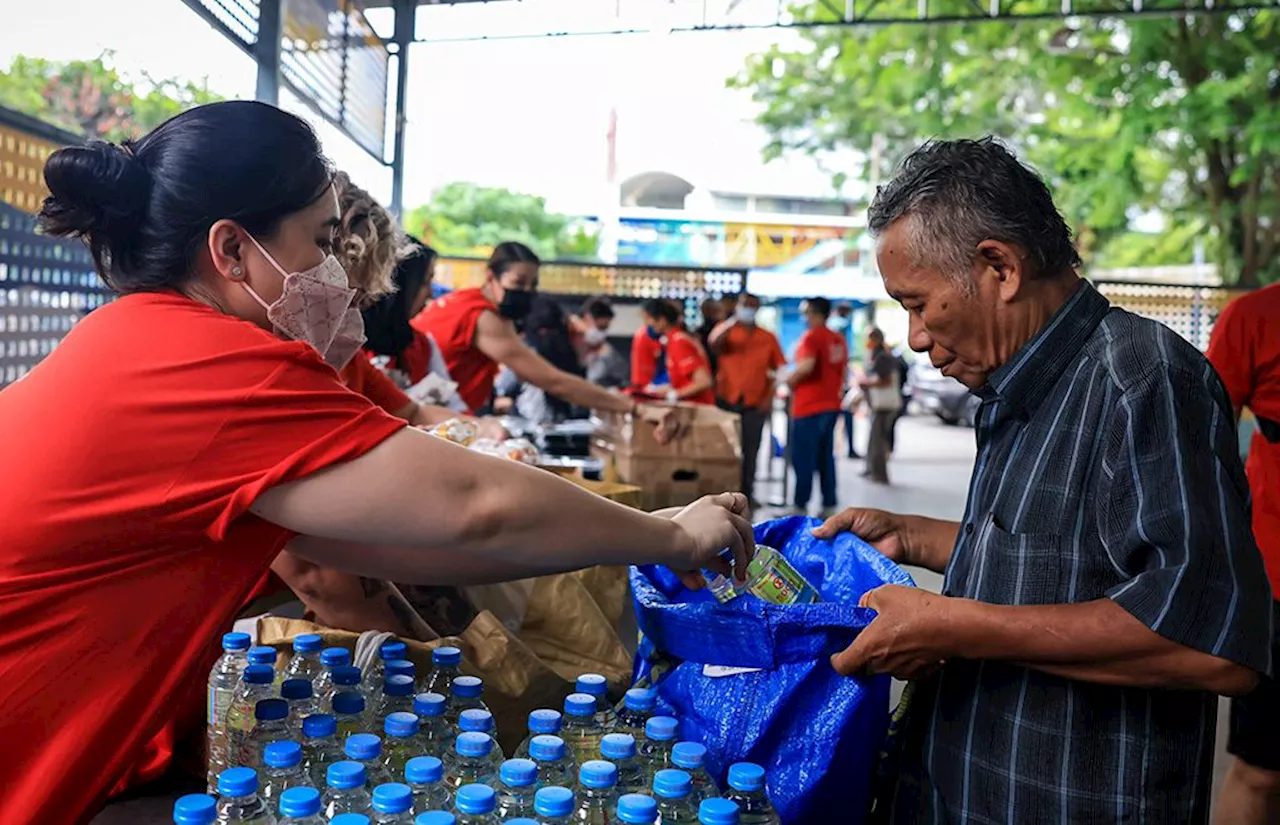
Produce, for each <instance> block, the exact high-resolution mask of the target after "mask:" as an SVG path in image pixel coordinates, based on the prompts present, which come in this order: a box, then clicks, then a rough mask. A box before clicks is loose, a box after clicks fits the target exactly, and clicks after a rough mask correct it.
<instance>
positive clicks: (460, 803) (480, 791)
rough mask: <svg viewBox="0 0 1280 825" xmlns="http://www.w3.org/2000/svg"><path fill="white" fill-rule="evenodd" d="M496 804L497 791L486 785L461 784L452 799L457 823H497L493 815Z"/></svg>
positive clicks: (472, 824) (490, 824)
mask: <svg viewBox="0 0 1280 825" xmlns="http://www.w3.org/2000/svg"><path fill="white" fill-rule="evenodd" d="M497 804H498V796H497V793H495V792H494V790H493V788H490V787H489V786H488V785H480V784H471V785H463V786H462V787H461V788H459V789H458V793H457V795H456V796H455V797H454V800H453V810H454V811H455V812H456V813H457V815H458V825H497V823H498V818H497V817H496V816H494V815H493V812H494V809H495V808H496V807H497Z"/></svg>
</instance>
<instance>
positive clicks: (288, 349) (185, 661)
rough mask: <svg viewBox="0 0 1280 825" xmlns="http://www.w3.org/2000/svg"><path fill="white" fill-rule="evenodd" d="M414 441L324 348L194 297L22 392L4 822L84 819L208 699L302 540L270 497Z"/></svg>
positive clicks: (7, 514)
mask: <svg viewBox="0 0 1280 825" xmlns="http://www.w3.org/2000/svg"><path fill="white" fill-rule="evenodd" d="M404 426H405V422H404V421H401V420H399V419H395V418H392V417H391V416H388V415H387V414H386V413H384V412H382V411H381V410H379V409H377V408H376V407H374V406H373V405H372V404H370V403H369V402H368V401H367V400H366V399H364V398H361V397H360V396H358V395H356V394H355V393H353V392H351V391H350V390H348V389H346V388H345V387H343V386H342V385H341V383H339V381H338V378H337V374H336V373H335V372H334V371H333V370H332V369H331V368H330V367H329V366H328V365H327V364H325V363H324V361H323V360H321V359H320V357H319V355H318V354H317V353H316V351H315V350H314V349H313V348H311V347H310V346H309V345H307V344H304V343H299V342H295V341H283V340H281V339H279V338H277V337H276V336H274V335H272V334H270V333H269V332H267V331H265V330H262V329H259V328H258V327H256V326H253V325H252V324H249V323H247V322H244V321H241V320H238V319H236V318H234V317H231V316H229V315H224V314H222V313H220V312H218V311H216V310H214V309H212V308H210V307H207V306H205V305H203V304H200V303H197V302H195V301H192V300H189V299H187V298H183V297H180V296H176V295H162V294H145V295H131V296H127V297H124V298H121V299H120V300H118V301H116V302H114V303H112V304H110V305H108V306H106V307H103V308H102V309H100V310H98V311H97V312H94V313H93V314H92V315H89V316H88V317H86V318H85V319H84V321H83V322H82V323H81V324H80V325H79V326H78V327H77V328H76V329H75V330H74V331H73V332H72V333H71V334H70V335H68V336H67V338H66V340H65V341H64V342H63V343H62V345H61V346H59V347H58V348H57V350H55V351H54V352H53V353H52V354H51V355H50V356H49V357H48V358H46V359H45V360H44V361H43V362H42V363H41V364H40V365H39V366H37V367H36V369H35V370H33V371H32V372H31V373H30V374H29V375H28V376H27V377H26V378H25V379H24V380H22V381H19V382H17V383H16V384H13V385H12V386H10V387H8V388H6V389H5V390H4V391H3V392H0V428H3V430H2V431H3V432H8V433H21V437H20V438H13V439H11V440H9V441H8V442H7V444H6V446H5V473H4V475H3V480H0V706H3V707H4V708H5V712H4V713H2V714H0V742H3V743H4V747H3V748H0V788H3V789H4V790H3V792H2V793H0V822H3V823H5V825H36V823H45V822H84V821H86V820H88V819H89V818H90V817H91V816H92V814H93V813H94V812H95V811H96V810H97V809H98V808H99V807H100V806H101V804H102V802H103V800H104V799H105V797H106V795H107V792H108V791H109V790H110V789H111V788H112V786H113V785H115V784H116V782H117V781H118V780H120V779H121V778H122V777H123V776H124V775H125V774H126V773H127V772H128V771H129V770H131V769H132V768H133V766H135V765H136V764H137V762H138V760H139V758H140V756H141V754H142V752H143V749H144V747H145V746H146V745H147V743H148V741H149V740H150V739H151V738H152V737H153V736H154V735H155V734H156V733H157V731H158V730H159V728H160V727H161V725H162V724H163V723H164V722H165V721H166V720H167V719H168V717H169V716H170V714H171V711H170V708H169V704H170V703H171V702H172V701H174V698H175V697H185V696H187V695H188V694H190V692H191V690H192V687H193V686H195V685H197V684H198V683H199V682H201V681H203V680H204V678H205V677H206V674H207V668H208V666H209V664H210V663H211V662H212V660H213V658H216V656H217V653H218V650H217V648H218V642H217V640H218V634H219V633H221V632H223V631H224V630H226V629H228V626H229V624H230V621H231V619H232V617H233V616H234V615H235V613H236V611H237V610H238V609H239V608H240V606H241V605H242V604H243V603H244V600H245V597H246V596H247V595H248V594H249V592H250V590H251V589H252V588H253V586H254V584H255V583H256V582H258V581H259V579H260V578H261V577H262V574H263V572H264V571H265V570H266V569H267V567H268V565H269V564H270V563H271V560H272V559H273V558H274V557H275V555H276V553H277V552H278V551H279V549H280V547H281V546H282V545H283V544H284V543H285V541H287V540H288V539H289V538H290V535H291V534H290V533H289V532H288V531H287V530H285V529H283V528H281V527H278V526H276V525H274V524H270V523H268V522H266V521H263V520H261V519H258V518H256V517H255V516H253V515H251V514H250V513H249V512H248V509H249V507H250V505H251V504H252V503H253V501H254V500H255V499H256V498H257V497H258V496H259V494H261V493H262V492H263V491H265V490H267V489H268V488H270V487H273V486H275V485H277V484H281V483H284V482H288V481H292V480H296V479H299V478H302V477H304V476H307V475H309V474H310V473H313V472H316V471H317V470H320V469H322V468H324V467H328V466H330V465H333V464H336V463H339V462H343V461H348V460H350V459H353V458H356V457H358V456H360V455H362V454H364V453H365V452H367V451H368V450H370V449H372V448H373V447H374V446H376V445H377V444H379V443H381V442H382V441H384V440H385V439H387V438H388V437H390V436H391V435H392V434H394V433H396V432H398V431H399V430H400V429H401V428H403V427H404Z"/></svg>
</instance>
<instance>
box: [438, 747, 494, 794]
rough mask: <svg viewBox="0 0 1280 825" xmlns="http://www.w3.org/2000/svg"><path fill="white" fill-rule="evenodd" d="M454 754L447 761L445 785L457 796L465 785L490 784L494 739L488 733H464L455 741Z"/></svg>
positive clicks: (492, 778)
mask: <svg viewBox="0 0 1280 825" xmlns="http://www.w3.org/2000/svg"><path fill="white" fill-rule="evenodd" d="M453 751H454V752H453V755H452V756H451V757H450V759H449V761H448V762H447V763H445V787H447V788H448V789H449V791H450V793H453V794H454V795H455V797H456V795H457V793H458V789H459V788H461V787H463V786H464V785H474V784H481V785H484V784H489V783H493V782H495V780H496V777H495V776H494V773H493V761H492V760H491V759H490V758H489V754H491V753H493V739H491V738H490V737H489V734H487V733H462V734H459V735H458V738H457V740H456V741H455V743H454V748H453Z"/></svg>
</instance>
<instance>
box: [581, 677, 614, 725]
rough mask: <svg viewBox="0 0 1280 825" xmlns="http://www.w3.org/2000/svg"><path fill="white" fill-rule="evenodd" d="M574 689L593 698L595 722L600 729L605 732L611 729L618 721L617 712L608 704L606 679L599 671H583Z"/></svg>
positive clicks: (607, 683)
mask: <svg viewBox="0 0 1280 825" xmlns="http://www.w3.org/2000/svg"><path fill="white" fill-rule="evenodd" d="M574 690H575V691H576V692H577V693H583V694H586V695H587V696H591V697H594V698H595V700H596V722H597V723H599V725H600V729H601V730H602V731H604V732H606V733H607V732H609V731H612V730H613V729H614V727H615V726H616V725H617V723H618V714H617V712H616V711H615V710H614V709H613V705H611V704H609V696H608V693H609V682H608V680H606V679H605V678H604V677H603V676H601V675H600V674H599V673H584V674H582V675H581V676H579V677H578V681H577V683H576V685H575V686H574Z"/></svg>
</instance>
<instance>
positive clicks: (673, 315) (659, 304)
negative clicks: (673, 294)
mask: <svg viewBox="0 0 1280 825" xmlns="http://www.w3.org/2000/svg"><path fill="white" fill-rule="evenodd" d="M640 311H641V312H643V313H644V314H645V315H648V316H649V317H650V318H653V319H655V320H658V319H661V320H663V321H666V322H667V323H668V324H671V325H672V326H676V325H678V324H679V323H680V310H678V309H676V308H675V305H673V304H672V303H671V301H670V300H667V299H664V298H650V299H649V300H647V301H645V302H644V303H643V304H641V305H640Z"/></svg>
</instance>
